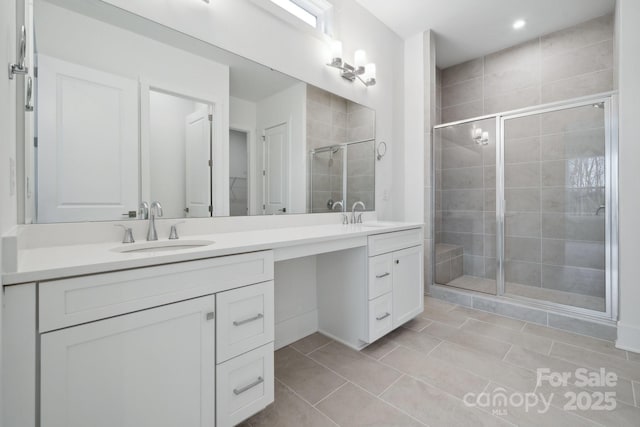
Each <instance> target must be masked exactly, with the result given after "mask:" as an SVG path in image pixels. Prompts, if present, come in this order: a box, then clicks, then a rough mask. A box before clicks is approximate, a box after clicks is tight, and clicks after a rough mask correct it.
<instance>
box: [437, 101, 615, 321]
mask: <svg viewBox="0 0 640 427" xmlns="http://www.w3.org/2000/svg"><path fill="white" fill-rule="evenodd" d="M612 105H613V103H612V97H611V96H604V97H599V98H584V99H582V100H577V101H573V102H566V103H562V104H554V105H549V106H543V107H540V108H537V109H527V110H520V111H516V112H511V113H504V114H498V115H494V116H489V117H484V118H480V119H472V120H467V121H460V122H455V123H450V124H444V125H439V126H436V127H435V128H434V146H433V163H434V164H433V167H434V175H435V176H434V179H435V184H434V194H433V197H434V201H433V202H434V203H433V206H434V212H433V217H434V259H435V268H434V283H436V284H441V285H447V286H451V287H456V288H461V289H465V290H470V291H476V292H483V293H488V294H494V295H499V296H504V297H509V298H515V299H519V300H522V301H524V302H534V303H536V304H543V305H546V306H552V307H557V308H562V309H565V310H568V311H572V312H577V313H581V314H586V315H593V316H598V317H604V318H615V317H616V316H617V303H616V301H617V268H616V265H617V261H616V259H617V249H616V248H617V196H616V195H617V180H616V177H617V145H616V141H617V138H616V135H615V126H613V125H612V123H613V121H614V119H615V114H614V112H612Z"/></svg>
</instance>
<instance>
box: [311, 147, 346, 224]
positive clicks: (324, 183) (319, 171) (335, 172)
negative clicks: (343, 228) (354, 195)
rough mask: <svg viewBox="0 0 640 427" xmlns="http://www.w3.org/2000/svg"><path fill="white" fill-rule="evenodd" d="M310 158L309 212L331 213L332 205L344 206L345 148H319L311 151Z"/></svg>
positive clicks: (338, 209)
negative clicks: (339, 202)
mask: <svg viewBox="0 0 640 427" xmlns="http://www.w3.org/2000/svg"><path fill="white" fill-rule="evenodd" d="M310 157H311V159H310V160H311V164H310V168H309V171H310V180H309V182H310V189H309V190H310V191H309V212H310V213H320V212H331V210H332V209H331V208H332V205H333V203H335V202H338V201H341V202H342V203H343V205H345V202H346V201H345V200H344V199H345V196H344V189H345V180H346V175H345V173H344V163H345V159H344V157H345V146H344V145H339V146H333V147H326V148H320V149H317V150H314V151H311V153H310ZM336 211H337V212H340V211H342V209H340V208H336Z"/></svg>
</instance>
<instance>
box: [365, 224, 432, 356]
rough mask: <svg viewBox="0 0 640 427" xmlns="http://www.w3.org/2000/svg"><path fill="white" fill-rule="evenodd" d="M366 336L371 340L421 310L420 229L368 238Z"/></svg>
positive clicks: (421, 244)
mask: <svg viewBox="0 0 640 427" xmlns="http://www.w3.org/2000/svg"><path fill="white" fill-rule="evenodd" d="M368 255H369V258H368V272H369V274H368V288H367V291H368V300H369V302H368V331H367V332H368V334H367V335H368V337H367V342H369V343H371V342H373V341H375V340H377V339H379V338H380V337H382V336H383V335H385V334H387V333H389V332H391V331H392V330H393V329H395V328H397V327H398V326H401V325H402V324H404V323H406V322H408V321H409V320H411V319H412V318H414V317H415V316H417V315H418V314H420V313H421V312H422V311H423V309H424V268H423V262H424V261H423V256H424V248H423V243H422V230H408V231H400V232H394V233H385V234H378V235H374V236H370V237H369V244H368Z"/></svg>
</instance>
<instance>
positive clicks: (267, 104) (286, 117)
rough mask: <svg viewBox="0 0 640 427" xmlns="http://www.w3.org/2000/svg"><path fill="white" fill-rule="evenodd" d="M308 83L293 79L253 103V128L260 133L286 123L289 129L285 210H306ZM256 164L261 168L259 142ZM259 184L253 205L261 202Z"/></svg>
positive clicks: (297, 211) (294, 211)
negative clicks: (279, 89) (287, 188)
mask: <svg viewBox="0 0 640 427" xmlns="http://www.w3.org/2000/svg"><path fill="white" fill-rule="evenodd" d="M306 113H307V85H306V83H296V84H295V85H293V86H291V87H290V88H288V89H285V90H283V91H281V92H278V93H276V94H275V95H272V96H270V97H268V98H265V99H262V100H260V101H259V102H258V103H257V104H256V129H257V132H258V134H259V135H262V132H263V131H264V130H265V129H267V128H270V127H273V126H277V125H280V124H282V123H287V126H288V130H289V160H288V162H289V201H288V207H287V211H288V212H291V213H305V212H306V211H307V187H306V182H307V175H306V174H307V157H306V141H307V138H306V135H307V133H306V132H307V127H306V123H307V120H306ZM256 148H257V149H256V167H258V168H261V167H262V166H261V165H262V161H263V155H262V145H261V144H257V146H256ZM261 190H262V187H261V186H260V187H258V188H257V190H256V191H254V192H253V193H254V195H255V197H256V200H255V203H256V205H259V204H262V200H263V196H262V191H261Z"/></svg>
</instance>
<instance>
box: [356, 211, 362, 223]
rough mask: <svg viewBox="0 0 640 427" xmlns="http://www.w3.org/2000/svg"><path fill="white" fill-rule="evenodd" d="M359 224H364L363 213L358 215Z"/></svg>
mask: <svg viewBox="0 0 640 427" xmlns="http://www.w3.org/2000/svg"><path fill="white" fill-rule="evenodd" d="M356 222H357V223H358V224H362V212H360V213H359V214H358V220H357V221H356Z"/></svg>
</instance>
